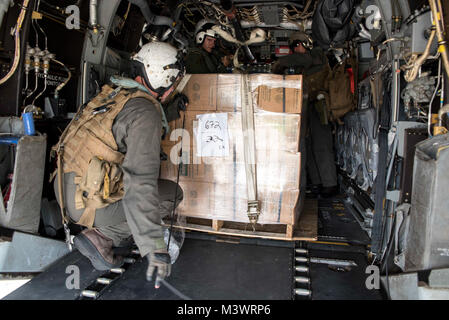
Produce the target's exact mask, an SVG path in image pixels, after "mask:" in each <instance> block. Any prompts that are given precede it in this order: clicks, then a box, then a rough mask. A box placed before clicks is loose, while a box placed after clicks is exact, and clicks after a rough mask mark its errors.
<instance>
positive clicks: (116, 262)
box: [73, 229, 123, 271]
mask: <svg viewBox="0 0 449 320" xmlns="http://www.w3.org/2000/svg"><path fill="white" fill-rule="evenodd" d="M73 245H74V246H75V248H77V249H78V250H79V252H81V254H82V255H83V256H85V257H86V258H88V259H89V260H90V262H92V265H93V266H94V268H95V269H97V270H101V271H105V270H109V269H113V268H118V267H121V266H122V265H123V257H122V256H117V255H115V254H114V251H113V250H112V246H113V242H112V240H111V239H109V238H108V237H106V236H105V235H103V234H102V233H101V232H99V231H97V230H95V229H90V230H87V229H86V230H84V231H82V232H81V233H80V234H79V235H77V236H76V237H75V238H74V239H73Z"/></svg>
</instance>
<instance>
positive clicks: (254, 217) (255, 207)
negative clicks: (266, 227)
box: [248, 200, 260, 224]
mask: <svg viewBox="0 0 449 320" xmlns="http://www.w3.org/2000/svg"><path fill="white" fill-rule="evenodd" d="M259 216H260V208H259V201H257V200H256V201H248V218H249V221H250V222H251V223H253V224H256V223H257V221H258V220H259Z"/></svg>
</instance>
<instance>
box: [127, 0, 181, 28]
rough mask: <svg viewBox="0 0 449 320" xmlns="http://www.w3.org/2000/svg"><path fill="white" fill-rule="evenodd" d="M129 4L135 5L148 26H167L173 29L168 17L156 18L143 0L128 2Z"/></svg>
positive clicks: (171, 21)
mask: <svg viewBox="0 0 449 320" xmlns="http://www.w3.org/2000/svg"><path fill="white" fill-rule="evenodd" d="M128 1H129V2H130V3H132V4H135V5H136V6H138V7H139V8H140V11H141V12H142V14H143V16H144V18H145V20H146V21H147V23H148V24H153V25H156V26H169V27H173V20H172V19H170V18H169V17H164V16H157V15H155V14H154V13H153V12H151V9H150V6H149V5H148V2H147V1H145V0H128Z"/></svg>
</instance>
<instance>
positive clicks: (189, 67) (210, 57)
mask: <svg viewBox="0 0 449 320" xmlns="http://www.w3.org/2000/svg"><path fill="white" fill-rule="evenodd" d="M185 65H186V72H187V73H190V74H197V73H224V72H226V67H225V66H224V65H223V64H222V63H221V57H220V56H219V55H218V54H217V53H215V52H214V51H213V52H212V53H209V52H207V51H206V50H204V49H203V48H200V47H195V48H190V49H189V50H188V51H187V56H186V58H185Z"/></svg>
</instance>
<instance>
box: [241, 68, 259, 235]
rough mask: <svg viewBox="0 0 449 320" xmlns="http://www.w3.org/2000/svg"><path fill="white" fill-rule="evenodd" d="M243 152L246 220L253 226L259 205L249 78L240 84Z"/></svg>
mask: <svg viewBox="0 0 449 320" xmlns="http://www.w3.org/2000/svg"><path fill="white" fill-rule="evenodd" d="M241 92H242V95H241V99H242V130H243V150H244V154H245V171H246V186H247V188H248V218H249V221H250V223H252V224H253V226H254V225H255V224H256V223H257V221H258V220H259V215H260V204H259V201H258V200H257V171H256V137H255V129H254V105H253V97H252V91H251V83H250V79H249V76H248V75H246V74H244V75H243V76H242V82H241Z"/></svg>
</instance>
